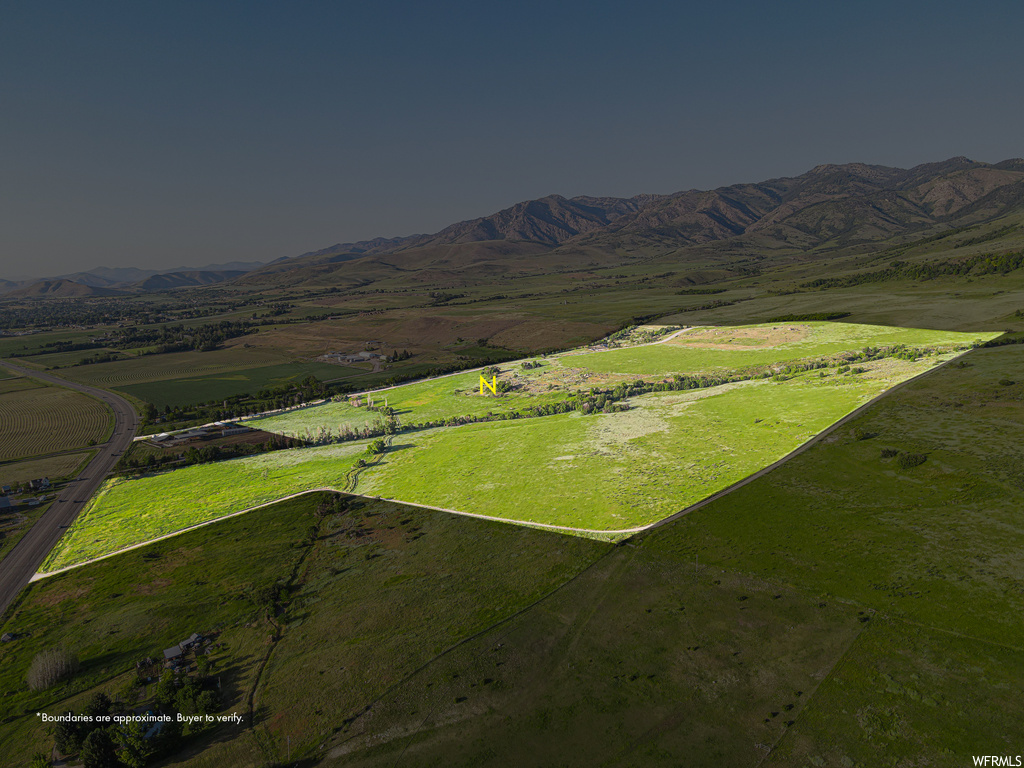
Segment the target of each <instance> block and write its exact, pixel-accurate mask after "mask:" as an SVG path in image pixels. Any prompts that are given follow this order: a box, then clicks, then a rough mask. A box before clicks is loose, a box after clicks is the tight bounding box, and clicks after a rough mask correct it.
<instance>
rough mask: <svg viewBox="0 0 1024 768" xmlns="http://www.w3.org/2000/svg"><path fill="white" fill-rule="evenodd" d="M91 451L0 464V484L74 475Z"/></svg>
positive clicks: (83, 464)
mask: <svg viewBox="0 0 1024 768" xmlns="http://www.w3.org/2000/svg"><path fill="white" fill-rule="evenodd" d="M92 454H93V452H92V451H81V452H79V453H62V454H60V455H59V456H49V457H47V458H45V459H29V460H28V461H13V462H10V463H9V464H0V485H14V484H15V483H25V482H28V481H29V480H35V479H37V478H40V477H48V478H50V480H54V479H56V478H60V477H74V476H75V475H77V474H78V472H79V471H80V470H81V469H82V468H84V466H85V462H86V461H87V460H88V459H89V458H90V457H91V456H92Z"/></svg>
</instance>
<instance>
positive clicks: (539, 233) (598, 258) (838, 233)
mask: <svg viewBox="0 0 1024 768" xmlns="http://www.w3.org/2000/svg"><path fill="white" fill-rule="evenodd" d="M1021 210H1024V160H1022V159H1019V158H1016V159H1011V160H1005V161H1003V162H1000V163H995V164H990V163H983V162H976V161H973V160H969V159H968V158H966V157H954V158H951V159H949V160H945V161H943V162H938V163H928V164H924V165H918V166H915V167H913V168H910V169H904V168H893V167H888V166H881V165H867V164H864V163H848V164H844V165H819V166H817V167H815V168H812V169H811V170H810V171H808V172H807V173H804V174H801V175H800V176H795V177H785V178H778V179H769V180H768V181H763V182H760V183H757V184H735V185H731V186H728V187H721V188H718V189H714V190H687V191H683V192H676V193H674V194H669V195H654V194H651V195H638V196H636V197H630V198H616V197H573V198H565V197H562V196H560V195H548V196H546V197H542V198H539V199H537V200H528V201H525V202H521V203H517V204H516V205H513V206H511V207H510V208H506V209H504V210H501V211H498V212H497V213H494V214H491V215H490V216H484V217H481V218H478V219H472V220H469V221H463V222H459V223H457V224H452V225H451V226H449V227H446V228H444V229H442V230H441V231H439V232H437V233H434V234H430V235H422V234H421V235H411V236H409V237H400V238H377V239H374V240H367V241H361V242H356V243H339V244H337V245H334V246H331V247H329V248H324V249H321V250H318V251H313V252H310V253H306V254H302V255H301V256H298V257H294V258H291V259H280V260H278V261H276V262H272V263H270V264H268V265H267V266H264V267H261V268H260V269H257V270H253V271H251V272H248V273H246V274H245V275H244V276H242V277H241V278H238V279H236V281H235V282H237V283H240V284H246V285H251V286H257V285H262V284H269V283H273V284H274V285H301V284H306V283H308V284H311V285H317V284H320V285H323V284H332V285H338V286H342V287H353V286H360V285H366V284H369V283H371V282H374V281H376V280H380V279H384V278H387V277H394V276H399V275H400V274H401V273H410V274H407V275H406V277H407V278H409V279H411V280H413V281H414V282H417V283H448V284H451V285H458V284H459V282H460V281H463V282H465V281H469V280H472V279H475V278H477V277H495V276H499V275H517V274H523V273H527V272H528V273H534V274H535V273H537V272H544V271H566V270H571V269H573V268H586V267H587V266H594V265H604V266H608V265H615V264H621V263H629V262H630V261H632V260H635V259H637V258H650V257H652V256H666V255H671V254H673V253H676V254H677V255H678V256H679V258H680V259H685V258H686V256H687V254H689V253H694V252H697V251H704V252H706V251H707V249H708V248H715V249H718V251H720V252H723V253H724V252H729V253H732V254H746V255H750V254H751V253H759V254H765V253H780V252H787V253H796V254H803V255H806V256H824V255H827V254H830V253H836V252H840V251H844V250H846V251H848V250H849V249H851V248H871V247H874V246H877V244H880V243H883V242H886V241H889V240H891V239H893V238H898V237H900V236H903V235H919V234H922V233H923V234H930V233H938V232H942V231H945V230H949V229H952V228H957V227H964V226H971V225H975V224H979V223H983V222H987V221H991V220H994V219H997V218H999V217H1001V216H1005V215H1007V214H1009V213H1011V212H1013V211H1021Z"/></svg>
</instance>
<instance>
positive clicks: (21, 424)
mask: <svg viewBox="0 0 1024 768" xmlns="http://www.w3.org/2000/svg"><path fill="white" fill-rule="evenodd" d="M0 393H2V394H0V424H2V425H3V436H4V439H3V442H2V444H0V461H4V460H7V459H14V458H19V457H22V456H37V455H39V454H44V453H52V452H55V451H64V450H68V449H72V448H79V447H84V446H85V445H86V444H87V443H88V442H89V441H90V440H95V441H96V442H101V441H103V440H105V439H106V436H107V435H108V434H109V432H110V429H111V428H112V424H113V417H112V416H111V413H110V410H109V409H108V408H107V406H105V405H104V404H103V403H102V402H100V401H99V400H95V399H93V398H91V397H89V396H87V395H83V394H81V393H80V392H75V391H72V390H69V389H64V388H63V387H55V386H42V385H40V384H39V382H34V381H33V380H31V379H27V378H25V379H10V380H8V381H6V382H0Z"/></svg>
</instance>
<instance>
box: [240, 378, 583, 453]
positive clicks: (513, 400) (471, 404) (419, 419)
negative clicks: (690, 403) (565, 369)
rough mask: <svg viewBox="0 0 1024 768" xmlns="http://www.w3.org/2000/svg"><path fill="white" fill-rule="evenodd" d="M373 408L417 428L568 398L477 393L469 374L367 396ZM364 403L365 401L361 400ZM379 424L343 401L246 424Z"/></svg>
mask: <svg viewBox="0 0 1024 768" xmlns="http://www.w3.org/2000/svg"><path fill="white" fill-rule="evenodd" d="M500 368H501V370H502V371H507V370H516V371H518V372H519V373H520V374H521V375H526V374H527V373H529V374H535V375H539V373H540V372H541V371H545V370H547V366H546V365H545V366H544V367H542V368H539V369H535V370H533V371H529V372H525V371H520V370H519V365H518V364H505V365H503V366H500ZM370 397H372V398H373V402H374V405H378V404H379V405H384V404H385V402H386V403H387V405H389V406H391V407H392V408H394V409H395V411H396V413H397V415H398V418H399V419H401V421H402V423H403V424H421V423H424V422H428V421H436V420H439V419H446V418H448V417H451V416H484V415H486V414H487V413H508V412H511V411H517V410H521V409H524V408H530V407H532V406H536V405H543V404H545V403H554V402H558V401H560V400H564V399H566V393H565V392H558V391H552V392H551V393H544V394H538V395H529V394H525V393H521V392H506V393H504V394H501V395H497V396H495V395H493V394H491V392H490V391H489V390H485V394H484V395H481V394H480V373H479V372H477V371H471V372H469V373H460V374H456V375H454V376H444V377H441V378H437V379H430V380H427V381H420V382H416V383H414V384H405V385H403V386H400V387H395V388H394V389H388V390H382V391H380V392H373V393H371V394H370ZM362 399H363V401H364V402H365V401H366V399H367V396H366V395H363V396H362ZM378 419H379V415H378V414H377V412H376V411H369V410H367V409H366V408H356V407H354V406H352V405H349V404H348V402H347V401H338V402H331V403H324V404H323V405H318V406H314V407H312V408H304V409H302V410H299V411H291V412H290V413H283V414H280V415H277V416H269V417H267V418H262V419H254V420H250V421H249V422H246V423H249V424H252V425H253V426H256V427H259V428H260V429H263V430H267V431H268V432H277V433H279V434H285V435H291V436H295V435H301V434H304V433H305V432H306V430H307V429H308V430H309V431H311V432H316V431H317V430H319V429H320V428H321V427H323V428H325V429H330V430H331V431H333V432H335V433H337V432H339V431H340V430H341V428H342V427H350V428H353V429H356V428H359V427H364V426H367V425H369V424H373V423H374V422H376V421H377V420H378Z"/></svg>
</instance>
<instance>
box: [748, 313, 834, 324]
mask: <svg viewBox="0 0 1024 768" xmlns="http://www.w3.org/2000/svg"><path fill="white" fill-rule="evenodd" d="M849 316H850V313H849V312H807V313H804V314H802V315H776V316H775V317H769V318H768V319H767V320H765V322H766V323H798V322H800V321H802V320H840V319H842V318H844V317H849Z"/></svg>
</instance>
